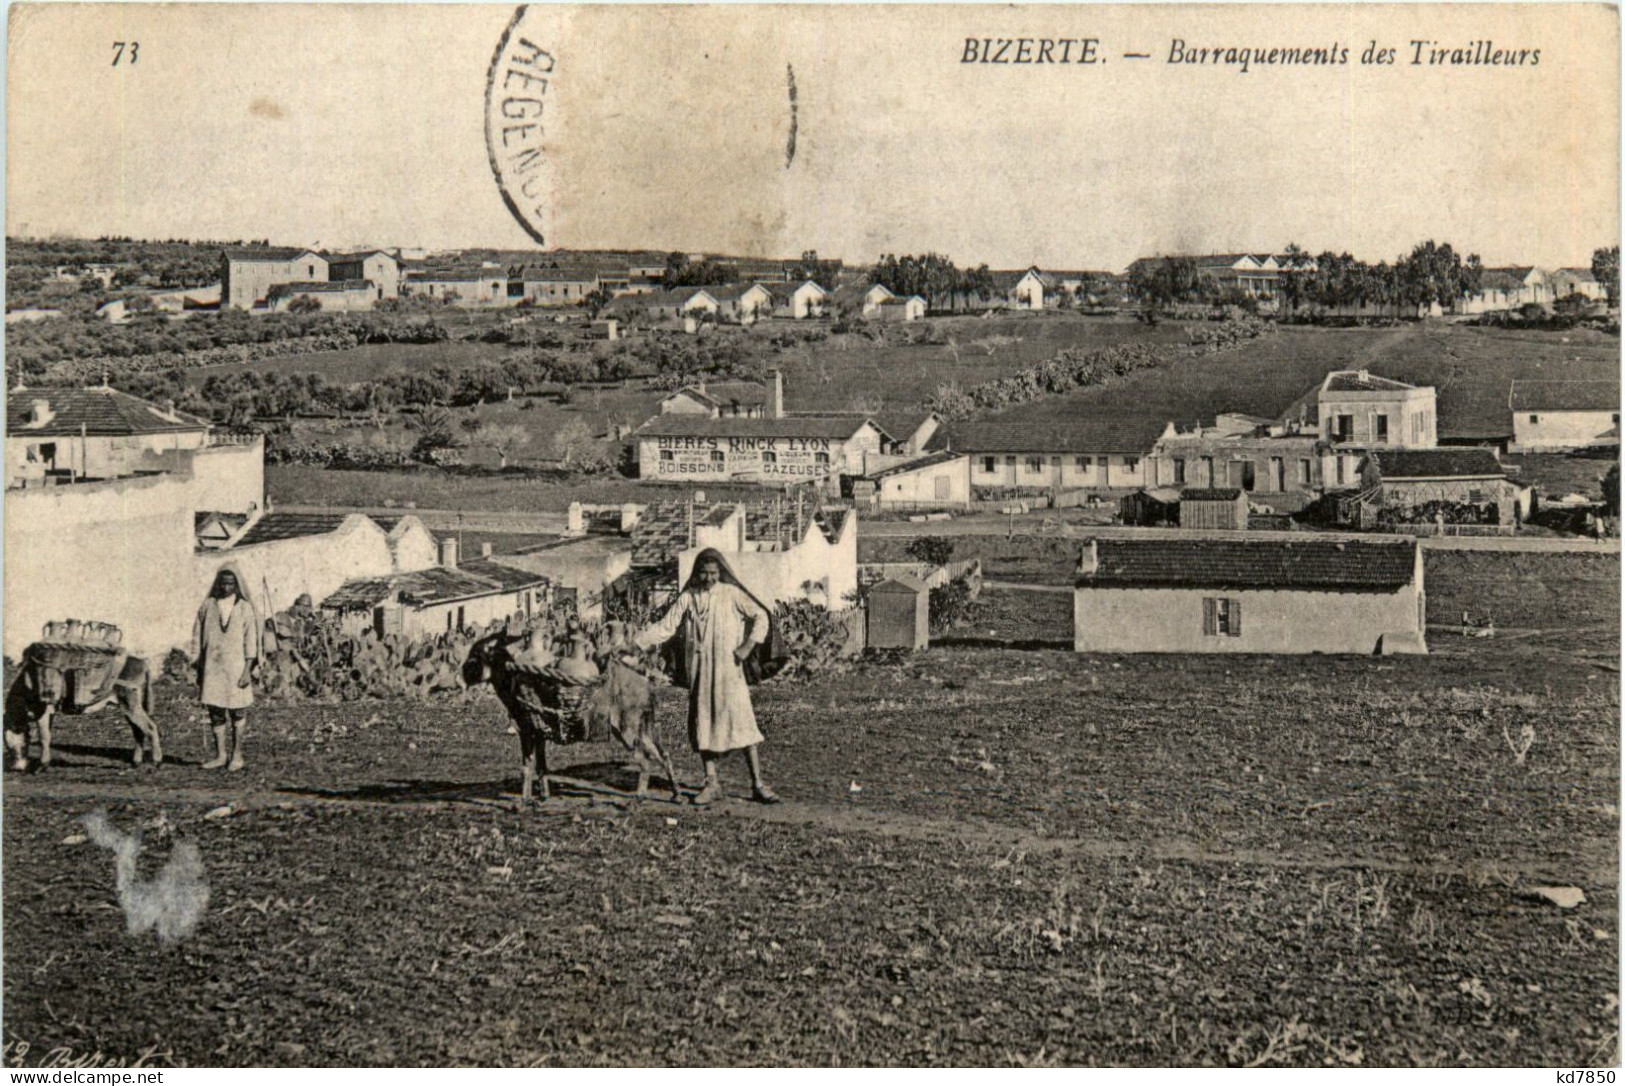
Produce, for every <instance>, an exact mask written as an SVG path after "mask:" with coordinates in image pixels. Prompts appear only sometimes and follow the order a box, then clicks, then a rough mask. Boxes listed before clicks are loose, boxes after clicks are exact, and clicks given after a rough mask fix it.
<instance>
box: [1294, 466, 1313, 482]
mask: <svg viewBox="0 0 1625 1086" xmlns="http://www.w3.org/2000/svg"><path fill="white" fill-rule="evenodd" d="M1313 472H1314V465H1313V464H1312V463H1311V462H1310V461H1308V460H1299V461H1298V482H1299V483H1300V484H1301V485H1303V486H1308V485H1309V482H1310V480H1311V479H1312V478H1314V476H1313Z"/></svg>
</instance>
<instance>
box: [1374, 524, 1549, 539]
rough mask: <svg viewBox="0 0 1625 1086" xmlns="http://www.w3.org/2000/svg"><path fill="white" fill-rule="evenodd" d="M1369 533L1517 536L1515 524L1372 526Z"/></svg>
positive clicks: (1418, 535)
mask: <svg viewBox="0 0 1625 1086" xmlns="http://www.w3.org/2000/svg"><path fill="white" fill-rule="evenodd" d="M1370 530H1371V531H1374V532H1380V533H1387V534H1389V535H1410V536H1416V537H1417V538H1419V539H1426V538H1429V537H1436V536H1449V535H1458V536H1512V535H1517V534H1518V526H1517V525H1516V524H1436V523H1433V522H1427V523H1421V524H1392V525H1382V524H1378V525H1375V526H1373V527H1372V528H1371V529H1370Z"/></svg>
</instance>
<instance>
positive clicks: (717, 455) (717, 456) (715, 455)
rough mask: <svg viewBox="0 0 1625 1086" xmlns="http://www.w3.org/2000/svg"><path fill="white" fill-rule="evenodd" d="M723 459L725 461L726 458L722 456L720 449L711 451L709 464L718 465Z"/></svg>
mask: <svg viewBox="0 0 1625 1086" xmlns="http://www.w3.org/2000/svg"><path fill="white" fill-rule="evenodd" d="M725 459H727V457H726V456H725V455H724V454H723V452H722V450H721V449H712V450H711V463H713V464H720V463H722V462H723V461H724V460H725Z"/></svg>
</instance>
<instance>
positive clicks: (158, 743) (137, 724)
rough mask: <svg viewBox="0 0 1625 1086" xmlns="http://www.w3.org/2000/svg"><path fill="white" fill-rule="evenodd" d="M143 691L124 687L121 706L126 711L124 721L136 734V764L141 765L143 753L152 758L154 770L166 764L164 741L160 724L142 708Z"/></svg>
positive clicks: (120, 699)
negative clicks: (127, 722)
mask: <svg viewBox="0 0 1625 1086" xmlns="http://www.w3.org/2000/svg"><path fill="white" fill-rule="evenodd" d="M143 700H145V699H144V698H143V697H142V691H141V689H140V688H139V687H124V688H122V689H121V690H120V691H119V705H120V707H121V708H123V710H124V719H125V720H128V721H129V722H130V731H131V732H133V733H134V734H135V764H136V765H140V764H141V757H142V754H143V752H145V753H146V754H150V755H151V756H152V765H153V768H154V769H156V768H157V767H159V766H161V765H163V764H164V740H163V736H162V735H161V734H159V731H158V722H157V721H155V720H153V719H152V717H150V716H148V715H147V710H146V709H145V708H144V707H143V706H142V701H143Z"/></svg>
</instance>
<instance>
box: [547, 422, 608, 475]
mask: <svg viewBox="0 0 1625 1086" xmlns="http://www.w3.org/2000/svg"><path fill="white" fill-rule="evenodd" d="M597 446H598V441H597V439H595V438H594V437H593V435H592V428H591V427H589V426H588V425H587V424H586V423H585V422H583V421H582V420H581V419H579V418H573V419H571V420H570V421H569V422H566V423H565V424H564V425H563V426H561V427H559V428H558V430H557V431H556V432H555V433H554V434H553V455H554V456H557V457H558V458H559V460H560V462H561V463H563V465H564V466H565V467H567V468H568V467H570V466H571V465H572V464H575V463H577V462H581V463H590V462H591V461H592V459H593V457H594V454H595V453H597V452H599V450H598V448H597Z"/></svg>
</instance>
